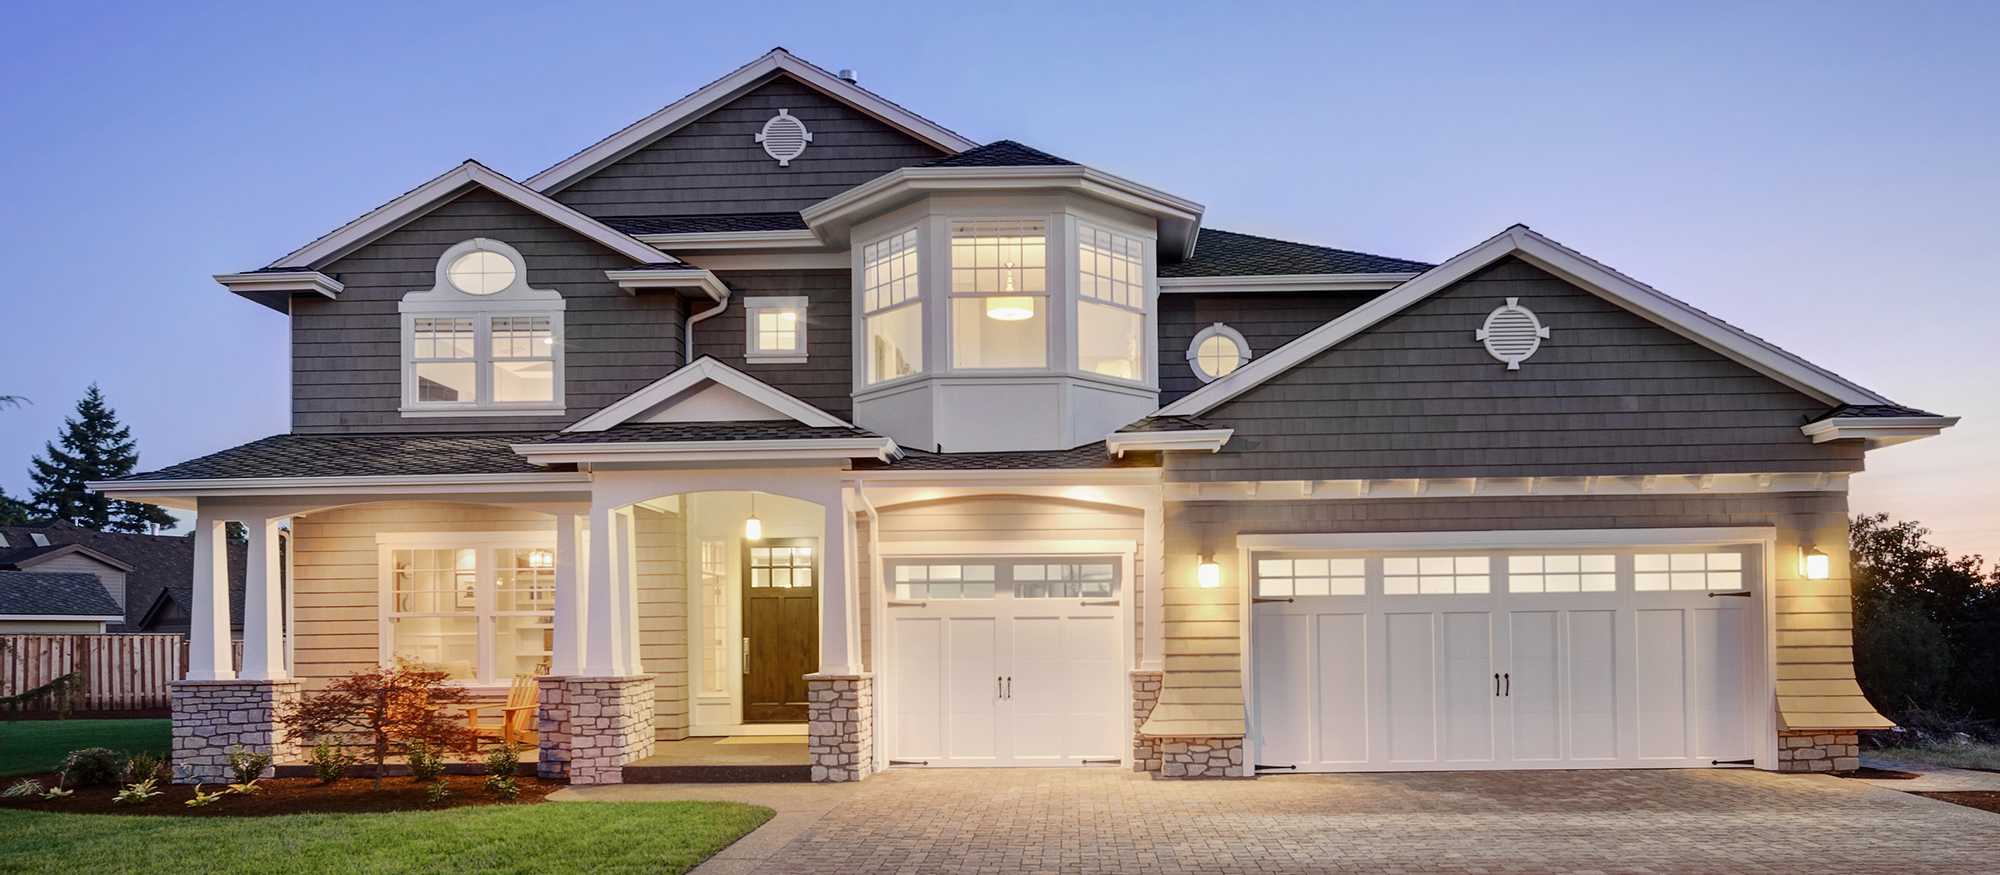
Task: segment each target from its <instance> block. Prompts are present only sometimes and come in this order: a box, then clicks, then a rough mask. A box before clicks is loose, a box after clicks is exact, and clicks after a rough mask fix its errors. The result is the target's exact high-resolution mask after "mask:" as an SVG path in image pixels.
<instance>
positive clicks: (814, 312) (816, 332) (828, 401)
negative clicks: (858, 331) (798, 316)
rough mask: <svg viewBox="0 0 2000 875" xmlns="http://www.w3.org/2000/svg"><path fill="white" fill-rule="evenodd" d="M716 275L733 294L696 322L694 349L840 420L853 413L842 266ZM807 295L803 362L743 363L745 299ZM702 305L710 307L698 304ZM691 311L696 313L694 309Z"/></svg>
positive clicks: (850, 325) (849, 316)
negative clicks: (717, 309)
mask: <svg viewBox="0 0 2000 875" xmlns="http://www.w3.org/2000/svg"><path fill="white" fill-rule="evenodd" d="M716 277H717V278H719V279H721V280H722V282H723V283H724V284H725V285H727V286H729V289H730V291H732V292H734V293H735V297H733V298H731V299H730V301H729V308H728V309H726V310H723V311H722V312H721V313H720V314H717V315H716V316H713V317H711V318H708V319H704V320H702V321H700V322H697V323H695V326H694V350H695V354H696V355H698V356H714V357H715V358H716V359H717V360H719V361H721V362H722V363H723V364H726V365H728V366H730V367H732V368H735V369H737V370H740V371H742V372H743V373H746V374H749V375H750V376H752V377H756V378H757V379H759V380H762V381H764V382H766V383H769V384H771V385H772V386H774V387H776V388H778V389H781V390H783V391H785V392H788V393H791V394H792V395H793V396H794V397H797V398H798V399H799V400H801V401H804V402H806V403H808V404H811V405H813V406H815V407H818V408H819V409H821V410H824V411H826V412H828V413H831V414H833V415H835V416H838V417H840V418H842V419H852V418H853V411H854V398H853V393H854V378H853V373H854V362H853V358H852V355H853V348H852V347H851V346H850V341H849V338H850V337H851V336H852V335H853V314H852V312H851V308H850V306H849V302H850V301H851V300H852V298H853V296H852V293H851V292H850V291H849V287H850V283H849V278H848V271H845V270H755V271H751V270H743V271H719V272H717V273H716ZM798 295H803V296H805V298H806V361H805V362H804V363H803V364H753V363H751V362H747V361H744V359H743V348H744V342H745V336H744V324H743V320H744V314H745V312H746V310H745V304H744V301H745V300H747V299H749V298H772V297H792V296H798ZM698 306H700V307H701V309H707V307H708V306H709V305H707V304H700V305H698ZM696 312H699V310H697V311H696Z"/></svg>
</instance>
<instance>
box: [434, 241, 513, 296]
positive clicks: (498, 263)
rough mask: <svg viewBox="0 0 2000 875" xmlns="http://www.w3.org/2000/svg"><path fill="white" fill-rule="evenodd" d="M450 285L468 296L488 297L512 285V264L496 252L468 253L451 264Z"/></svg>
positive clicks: (479, 251)
mask: <svg viewBox="0 0 2000 875" xmlns="http://www.w3.org/2000/svg"><path fill="white" fill-rule="evenodd" d="M448 273H449V274H450V276H451V284H452V285H453V286H455V287H457V289H458V290H459V291H461V292H464V293H466V294H468V295H490V294H493V293H494V292H497V291H500V290H501V289H504V288H506V287H508V286H511V285H513V284H514V262H512V261H508V260H507V256H505V255H501V254H500V253H498V252H487V251H485V250H478V251H474V252H468V253H466V254H464V255H461V256H459V257H458V260H456V261H453V262H452V263H451V270H450V271H449V272H448Z"/></svg>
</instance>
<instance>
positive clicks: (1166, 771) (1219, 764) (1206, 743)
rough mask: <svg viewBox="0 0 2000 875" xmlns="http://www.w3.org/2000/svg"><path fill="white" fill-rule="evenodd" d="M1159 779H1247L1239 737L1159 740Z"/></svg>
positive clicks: (1248, 772) (1248, 768) (1247, 769)
mask: <svg viewBox="0 0 2000 875" xmlns="http://www.w3.org/2000/svg"><path fill="white" fill-rule="evenodd" d="M1156 741H1158V742H1159V745H1160V760H1161V762H1160V773H1159V774H1158V775H1156V776H1155V777H1160V778H1246V777H1249V776H1250V766H1249V765H1248V764H1247V763H1246V762H1245V761H1244V759H1243V739H1240V738H1161V739H1156Z"/></svg>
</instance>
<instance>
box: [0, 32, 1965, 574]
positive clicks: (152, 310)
mask: <svg viewBox="0 0 2000 875" xmlns="http://www.w3.org/2000/svg"><path fill="white" fill-rule="evenodd" d="M284 6H289V5H288V4H283V5H281V4H254V5H253V4H241V5H220V6H217V5H209V4H203V3H192V2H190V3H174V4H153V3H148V4H134V5H126V4H120V3H98V4H88V5H79V4H54V3H35V4H22V3H17V2H11V0H10V2H9V3H7V10H6V15H7V19H8V22H9V24H10V27H8V28H7V30H6V33H5V34H4V35H0V49H4V50H0V82H5V83H7V85H6V87H5V88H4V89H0V168H4V170H5V172H6V173H7V174H8V176H9V179H8V184H7V185H6V186H5V187H4V189H0V263H4V264H6V265H7V266H8V268H9V269H8V271H7V272H6V274H5V279H0V313H4V314H5V315H4V317H0V319H4V323H0V324H4V325H5V330H4V332H0V336H4V337H5V338H6V339H5V340H4V341H0V394H15V395H25V396H27V397H28V398H29V399H30V400H31V401H32V404H30V405H28V406H26V407H23V408H20V409H17V410H6V411H0V486H4V487H5V489H6V490H7V492H8V494H10V495H15V496H21V495H23V494H25V493H26V491H27V487H28V478H27V473H26V471H27V465H28V459H29V457H30V456H31V455H32V454H34V453H35V452H37V451H39V450H40V449H41V447H42V444H43V442H44V441H47V440H49V439H51V438H53V437H54V436H55V434H56V432H57V429H58V428H59V426H60V424H61V421H62V418H63V417H64V416H65V415H66V414H68V413H69V412H71V411H72V410H73V408H74V405H75V403H76V400H77V399H78V398H79V397H81V396H82V394H83V392H84V390H85V388H86V387H87V386H88V385H89V384H90V383H92V382H96V383H97V384H98V385H99V386H100V387H101V388H102V389H103V391H104V393H105V395H106V397H107V398H108V399H109V401H110V402H111V404H112V405H113V406H114V407H115V408H116V409H117V411H118V413H119V414H120V415H121V416H122V417H123V418H124V420H125V422H126V423H127V424H129V425H130V426H131V428H132V431H133V434H134V436H135V437H136V438H137V439H138V442H139V447H140V450H141V453H142V456H141V467H142V468H152V467H159V466H163V465H168V464H172V463H174V462H178V461H182V460H184V459H187V458H191V457H193V456H197V455H201V454H205V453H209V452H213V451H216V450H219V449H223V448H226V447H230V446H234V445H236V444H240V443H243V442H246V441H249V440H253V439H255V438H258V437H263V436H265V435H269V434H274V433H279V432H283V431H285V430H286V429H287V427H288V422H287V400H286V399H287V392H288V374H287V355H288V352H287V344H286V331H285V324H284V317H283V316H282V315H280V314H278V313H275V312H273V311H271V310H267V309H265V308H263V307H260V306H257V305H255V304H252V303H249V302H247V301H244V300H241V299H239V298H236V297H235V296H233V295H230V294H229V293H228V292H226V291H224V290H223V289H222V288H221V287H219V286H217V285H215V284H214V283H213V282H212V281H211V280H210V279H209V277H210V275H211V274H215V273H221V272H228V271H235V270H245V269H250V268H255V267H259V266H262V265H264V264H267V263H269V262H270V261H271V260H272V259H274V258H276V257H277V256H279V255H282V254H284V253H286V252H289V251H291V250H292V249H294V248H296V247H298V246H299V245H301V244H303V243H305V242H306V241H308V240H311V239H313V238H314V237H317V236H319V235H320V234H322V233H325V232H326V231H328V230H330V229H332V228H334V227H336V226H338V225H340V224H342V223H344V222H346V221H347V220H349V219H351V218H353V217H355V216H357V215H360V214H362V213H364V212H367V211H368V210H370V209H373V208H374V207H376V206H378V205H380V204H381V203H383V202H384V201H387V200H389V199H390V198H392V197H394V196H396V195H398V194H400V193H402V192H404V191H406V190H407V189H409V188H411V187H412V186H414V185H416V184H418V183H420V182H422V181H424V180H426V179H429V178H430V177H432V176H434V175H436V174H437V173H440V172H442V171H444V170H446V169H448V168H449V167H451V166H452V165H454V164H456V163H458V162H459V161H461V160H463V159H465V158H468V157H476V158H478V159H479V160H481V161H483V162H485V163H486V164H488V165H489V166H492V167H494V168H496V169H499V170H500V171H502V172H504V173H508V174H510V175H512V176H514V177H516V178H525V177H527V176H530V175H532V174H534V173H535V172H537V171H540V170H542V169H544V168H546V167H548V166H549V165H551V164H553V163H555V162H557V161H559V160H561V159H562V158H564V157H567V156H568V155H570V154H571V153H572V152H574V151H576V150H578V149H580V148H582V147H584V146H586V145H588V144H590V143H592V142H595V141H596V140H598V139H599V138H601V137H603V136H605V135H607V134H609V133H611V132H612V131H615V130H617V129H618V128H621V127H623V126H625V125H626V124H629V123H631V122H632V121H634V120H636V119H638V118H640V117H642V116H644V115H646V114H648V113H651V112H652V111H654V110H656V109H658V108H659V107H661V106H663V105H665V104H667V103H670V102H672V101H673V100H675V99H677V98H679V97H681V96H682V95H684V94H686V93H687V92H689V91H691V90H693V89H695V88H698V87H700V86H701V85H703V84H705V83H707V82H709V81H710V80H712V79H714V78H716V77H718V76H720V75H722V74H724V73H726V72H728V71H729V70H732V69H734V68H735V67H737V66H739V65H741V64H743V63H745V62H747V61H749V60H750V59H752V58H754V57H756V56H757V55H758V54H761V53H762V52H764V51H765V50H767V49H769V48H771V47H772V46H776V45H782V46H785V47H786V48H788V49H790V50H792V51H793V52H794V53H796V54H798V55H800V56H801V57H804V58H806V59H808V60H811V61H814V62H816V63H818V64H820V65H821V66H823V67H827V68H829V69H832V68H853V69H855V70H856V71H857V72H858V73H859V76H860V81H861V83H862V84H863V85H864V86H867V87H869V88H871V89H873V90H875V91H877V92H880V93H882V94H884V95H886V96H888V97H889V98H891V99H893V100H896V101H898V102H900V103H902V104H903V105H905V106H907V107H910V108H911V109H913V110H915V111H917V112H918V113H921V114H923V115H925V116H927V117H929V118H932V119H934V120H936V121H938V122H940V123H941V124H944V125H945V126H947V127H950V128H953V129H954V130H957V131H959V132H960V133H962V134H964V135H966V136H967V137H970V138H971V139H974V140H977V141H981V142H985V141H989V140H995V139H1001V138H1011V139H1017V140H1021V141H1023V142H1026V143H1028V144H1030V145H1034V146H1037V147H1040V148H1043V149H1046V150H1048V151H1051V152H1054V153H1056V154H1058V155H1062V156H1064V157H1067V158H1070V159H1073V160H1077V161H1081V162H1084V163H1087V164H1092V165H1096V166H1098V167H1101V168H1103V169H1105V170H1107V171H1110V172H1113V173H1117V174H1119V175H1122V176H1125V177H1127V178H1130V179H1134V180H1137V181H1140V182H1143V183H1146V184H1148V185H1152V186H1155V187H1158V188H1162V189H1165V190H1168V191H1171V192H1173V193H1175V194H1177V195H1181V196H1184V197H1188V198H1191V199H1193V200H1196V201H1198V202H1200V203H1203V204H1205V205H1207V214H1206V217H1205V220H1204V221H1205V223H1206V224H1207V225H1209V226H1212V227H1219V228H1227V229H1230V230H1235V231H1244V232H1250V233H1257V234H1265V235H1269V236H1274V237H1281V238H1286V239H1293V240H1302V241H1308V242H1314V243H1321V244H1325V245H1331V246H1338V247H1343V248H1350V249H1359V250H1364V251H1369V252H1376V253H1381V254H1386V255H1395V256H1403V257H1409V258H1416V259H1422V260H1428V261H1442V260H1444V259H1445V258H1448V257H1450V256H1451V255H1453V254H1456V253H1457V252H1459V251H1461V250H1464V249H1466V248H1468V247H1470V246H1472V245H1473V244H1475V243H1478V242H1479V241H1481V240H1483V239H1485V238H1486V237H1488V236H1491V235H1492V234H1494V233H1495V232H1497V231H1499V230H1500V229H1502V228H1504V227H1506V226H1508V225H1510V224H1512V223H1514V222H1525V223H1527V224H1529V225H1531V226H1532V227H1534V228H1536V229H1537V230H1539V231H1541V232H1543V233H1545V234H1548V235H1549V236H1551V237H1554V238H1555V239H1557V240H1559V241H1562V242H1564V243H1566V244H1569V245H1571V246H1573V247H1576V248H1578V249H1580V250H1582V251H1583V252H1585V253H1586V254H1589V255H1591V256H1592V257H1594V258H1597V259H1598V260H1600V261H1603V262H1605V263H1607V264H1610V265H1612V266H1614V267H1616V268H1618V269H1620V270H1622V271H1624V272H1625V273H1627V274H1630V275H1632V276H1635V277H1637V278H1639V279H1641V280H1643V281H1645V282H1647V283H1649V284H1651V285H1653V286H1654V287H1656V288H1659V289H1661V290H1663V291H1665V292H1667V293H1669V294H1672V295H1675V296H1677V297H1680V298H1682V299H1684V300H1687V301H1690V302H1692V303H1694V304H1695V305H1697V306H1699V307H1701V308H1703V309H1705V310H1707V311H1709V312H1711V313H1714V314H1716V315H1718V316H1721V317H1723V318H1725V319H1727V320H1729V321H1731V322H1733V323H1734V324H1736V325H1738V326H1741V327H1744V328H1746V329H1747V330H1749V331H1751V332H1753V333H1756V334H1758V335H1760V336H1762V337H1764V338H1766V339H1768V340H1771V341H1773V342H1775V343H1777V344H1779V345H1781V346H1783V347H1785V348H1786V349H1789V350H1792V351H1794V352H1797V353H1799V354H1802V355H1804V356H1806V357H1807V358H1809V359H1811V360H1813V361H1814V362H1816V363H1818V364H1820V365H1822V366H1825V367H1828V368H1830V369H1832V370H1834V371H1836V372H1838V373H1840V374H1842V375H1844V376H1846V377H1848V378H1850V379H1853V380H1854V381H1856V382H1859V383H1861V384H1862V385H1865V386H1868V387H1870V388H1871V389H1874V390H1876V391H1877V392H1880V393H1882V394H1884V395H1887V396H1888V397H1890V398H1893V399H1895V400H1896V401H1898V402H1900V403H1903V404H1908V405H1913V406H1917V407H1922V408H1925V409H1928V410H1932V411H1936V412H1940V413H1946V414H1952V415H1957V416H1962V417H1964V421H1963V422H1962V423H1961V424H1960V425H1959V426H1958V427H1956V428H1954V429H1951V430H1950V431H1948V432H1946V433H1945V434H1944V435H1943V436H1942V437H1939V438H1933V439H1929V440H1925V441H1920V442H1917V443H1913V444H1907V445H1903V446H1899V447H1893V448H1889V449H1886V450H1882V451H1878V452H1874V453H1871V454H1869V457H1868V463H1867V464H1868V471H1867V472H1866V473H1865V474H1862V475H1859V476H1857V477H1855V478H1854V480H1853V483H1852V492H1851V507H1852V509H1853V510H1854V511H1855V512H1874V511H1882V512H1887V513H1889V514H1891V515H1892V516H1894V517H1897V518H1899V519H1916V520H1920V521H1922V522H1923V523H1924V524H1925V525H1927V526H1929V527H1930V528H1931V529H1932V530H1933V531H1934V533H1935V540H1937V541H1938V542H1939V543H1941V544H1943V545H1944V546H1946V547H1948V548H1950V549H1952V550H1954V551H1959V552H1980V553H1983V554H1985V555H1988V556H1995V557H2000V502H1996V500H1995V498H1994V496H1995V495H2000V365H1996V360H1995V357H1994V344H1995V341H1996V338H2000V303H1996V301H1995V286H1996V279H1995V278H1996V277H2000V218H1996V213H1995V205H1996V204H2000V52H1996V51H1994V50H1993V42H1992V40H1993V34H1995V33H1996V32H2000V4H1990V3H1965V4H1958V5H1953V4H1932V3H1911V4H1890V5H1885V4H1875V5H1873V6H1869V5H1860V4H1844V3H1797V4H1794V3H1755V4H1741V3H1732V4H1719V5H1708V4H1701V3H1674V4H1649V5H1648V6H1647V8H1638V4H1605V3H1583V4H1516V3H1504V2H1485V3H1469V2H1468V3H1448V4H1422V3H1382V4H1329V3H1317V2H1316V3H1300V4H1290V5H1288V4H1248V3H1246V4H1235V3H1230V4H1217V3H1206V4H1189V5H1188V8H1187V9H1185V10H1181V9H1179V8H1178V7H1177V6H1174V5H1169V4H1160V3H1144V4H1126V5H1116V4H1095V3H1093V4H1077V3H1060V4H1048V5H1045V6H1037V5H1034V4H973V5H970V6H965V5H956V6H954V5H945V6H940V5H939V4H936V3H922V4H911V5H907V6H899V5H898V4H895V3H887V2H874V3H868V4H862V5H855V4H828V3H814V4H797V5H791V4H779V3H754V4H732V3H715V4H700V5H695V4H668V3H635V4H583V3H575V4H548V3H535V4H511V3H506V2H498V0H487V2H480V3H474V4H453V3H431V2H426V3H418V4H413V3H389V4H371V3H361V2H348V3H340V4H314V5H312V6H311V7H302V8H299V9H293V8H281V7H284Z"/></svg>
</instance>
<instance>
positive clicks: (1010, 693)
mask: <svg viewBox="0 0 2000 875" xmlns="http://www.w3.org/2000/svg"><path fill="white" fill-rule="evenodd" d="M1007 698H1008V699H1010V700H1011V699H1013V698H1014V676H1013V675H1008V676H1007Z"/></svg>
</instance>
